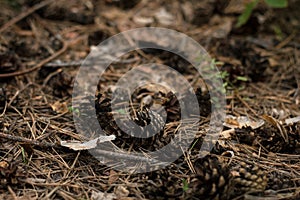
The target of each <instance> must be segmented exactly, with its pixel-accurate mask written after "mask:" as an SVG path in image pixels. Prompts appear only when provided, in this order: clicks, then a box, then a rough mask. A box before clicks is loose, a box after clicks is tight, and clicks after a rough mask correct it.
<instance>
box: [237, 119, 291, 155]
mask: <svg viewBox="0 0 300 200" xmlns="http://www.w3.org/2000/svg"><path fill="white" fill-rule="evenodd" d="M235 135H236V138H237V141H238V142H240V143H242V144H247V145H250V146H257V147H259V146H261V147H262V148H263V149H266V150H267V151H269V152H274V153H276V152H281V151H282V150H283V149H284V148H285V146H286V145H287V142H285V140H284V138H283V137H282V136H281V135H280V133H279V131H278V129H277V128H276V127H274V126H271V125H268V124H267V125H264V126H263V127H260V128H258V129H252V128H251V127H249V126H247V127H243V128H236V129H235Z"/></svg>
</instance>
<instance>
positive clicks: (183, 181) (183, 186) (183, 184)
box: [182, 179, 189, 192]
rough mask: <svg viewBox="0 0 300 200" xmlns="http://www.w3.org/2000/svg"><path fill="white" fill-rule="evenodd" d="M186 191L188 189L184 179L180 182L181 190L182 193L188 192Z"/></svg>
mask: <svg viewBox="0 0 300 200" xmlns="http://www.w3.org/2000/svg"><path fill="white" fill-rule="evenodd" d="M188 189H189V183H188V182H187V180H186V179H183V180H182V190H183V191H184V192H186V191H188Z"/></svg>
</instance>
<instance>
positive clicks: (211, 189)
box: [189, 155, 231, 200]
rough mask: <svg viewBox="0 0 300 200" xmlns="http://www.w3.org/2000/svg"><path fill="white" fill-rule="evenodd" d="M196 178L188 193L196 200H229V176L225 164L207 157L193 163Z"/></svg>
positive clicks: (210, 156)
mask: <svg viewBox="0 0 300 200" xmlns="http://www.w3.org/2000/svg"><path fill="white" fill-rule="evenodd" d="M194 168H195V170H196V176H195V178H194V179H192V180H191V183H190V184H189V185H190V187H191V188H192V189H191V191H189V193H190V194H191V195H193V197H195V198H197V199H222V200H224V199H229V197H230V193H229V192H230V183H231V174H230V171H229V168H228V166H227V165H226V164H224V163H222V162H220V161H219V159H218V158H217V157H216V156H213V155H208V156H205V157H204V158H200V159H198V160H196V161H195V164H194Z"/></svg>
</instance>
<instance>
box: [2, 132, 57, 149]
mask: <svg viewBox="0 0 300 200" xmlns="http://www.w3.org/2000/svg"><path fill="white" fill-rule="evenodd" d="M0 138H5V139H8V140H12V141H17V142H24V143H27V144H32V145H36V146H40V147H47V148H48V147H58V145H57V144H53V143H50V142H39V141H36V140H31V139H27V138H24V137H20V136H14V135H9V134H5V133H2V132H0Z"/></svg>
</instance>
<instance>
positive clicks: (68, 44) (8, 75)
mask: <svg viewBox="0 0 300 200" xmlns="http://www.w3.org/2000/svg"><path fill="white" fill-rule="evenodd" d="M80 39H82V37H78V38H76V39H74V40H71V41H66V42H64V44H63V47H62V48H61V49H60V50H58V51H57V52H55V53H54V54H52V55H51V56H49V57H48V58H45V59H44V60H42V61H41V62H39V63H38V64H37V65H35V66H34V67H32V68H30V69H26V70H23V71H19V72H12V73H7V74H0V78H8V77H12V76H20V75H23V74H27V73H29V72H32V71H35V70H37V69H39V68H41V67H43V66H44V65H45V64H46V63H48V62H50V61H51V60H53V59H54V58H56V57H58V56H60V55H61V54H63V53H64V52H65V51H66V50H67V49H68V48H69V46H71V45H72V44H74V43H76V42H77V41H78V40H80Z"/></svg>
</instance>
